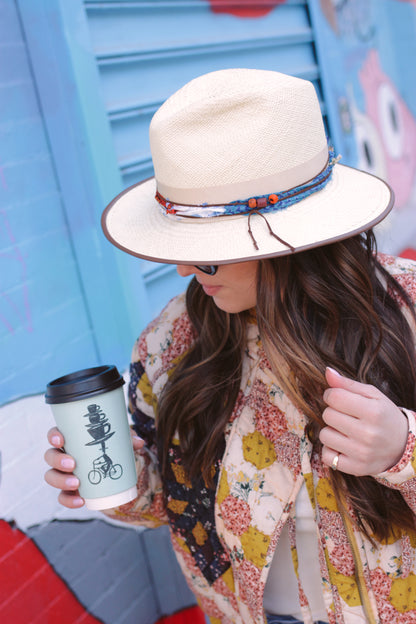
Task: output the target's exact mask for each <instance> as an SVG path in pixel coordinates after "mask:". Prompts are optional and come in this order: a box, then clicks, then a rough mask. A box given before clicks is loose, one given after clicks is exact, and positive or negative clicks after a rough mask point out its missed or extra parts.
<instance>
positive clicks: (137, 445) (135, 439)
mask: <svg viewBox="0 0 416 624" xmlns="http://www.w3.org/2000/svg"><path fill="white" fill-rule="evenodd" d="M130 435H131V440H132V443H133V448H134V450H135V451H139V450H140V449H141V448H143V447H144V445H145V441H144V440H143V438H140V437H139V436H138V435H137V433H136V432H135V431H134V429H131V431H130Z"/></svg>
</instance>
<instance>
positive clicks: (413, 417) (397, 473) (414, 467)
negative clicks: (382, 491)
mask: <svg viewBox="0 0 416 624" xmlns="http://www.w3.org/2000/svg"><path fill="white" fill-rule="evenodd" d="M402 411H403V412H404V413H405V414H406V416H407V419H408V421H409V434H408V437H407V444H406V448H405V450H404V453H403V455H402V457H401V459H400V460H399V462H398V463H397V464H396V465H395V466H393V467H392V468H390V469H389V470H386V471H385V472H381V473H380V474H378V475H376V476H375V479H377V481H379V483H382V484H383V485H386V486H387V487H390V488H394V489H397V490H399V491H400V492H401V494H402V496H403V498H404V500H405V501H406V503H407V504H408V505H409V507H410V509H411V510H412V511H413V513H414V514H416V412H413V411H411V410H408V409H403V410H402Z"/></svg>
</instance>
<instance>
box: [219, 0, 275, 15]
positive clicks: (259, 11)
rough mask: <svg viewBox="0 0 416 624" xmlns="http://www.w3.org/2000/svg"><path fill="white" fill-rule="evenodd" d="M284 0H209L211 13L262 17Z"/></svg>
mask: <svg viewBox="0 0 416 624" xmlns="http://www.w3.org/2000/svg"><path fill="white" fill-rule="evenodd" d="M285 2H286V0H263V1H261V0H260V1H259V0H239V1H238V2H236V1H235V0H234V2H232V1H229V2H227V0H209V3H210V6H211V10H212V11H213V13H228V14H230V15H234V16H235V17H248V18H256V17H264V16H265V15H267V14H268V13H270V12H271V11H273V9H274V8H275V7H277V6H278V5H280V4H285Z"/></svg>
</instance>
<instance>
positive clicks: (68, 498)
mask: <svg viewBox="0 0 416 624" xmlns="http://www.w3.org/2000/svg"><path fill="white" fill-rule="evenodd" d="M58 501H59V502H60V503H61V505H63V506H64V507H69V509H78V508H79V507H82V506H83V505H84V503H85V501H84V499H83V498H81V496H80V495H79V494H78V492H66V491H64V492H61V493H60V494H59V496H58Z"/></svg>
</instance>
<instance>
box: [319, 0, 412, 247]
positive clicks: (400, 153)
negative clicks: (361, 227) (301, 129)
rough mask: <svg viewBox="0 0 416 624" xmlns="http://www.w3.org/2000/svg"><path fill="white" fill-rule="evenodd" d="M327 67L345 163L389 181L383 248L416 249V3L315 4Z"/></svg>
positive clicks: (339, 0) (334, 0) (380, 231)
mask: <svg viewBox="0 0 416 624" xmlns="http://www.w3.org/2000/svg"><path fill="white" fill-rule="evenodd" d="M311 8H312V15H313V19H314V23H315V27H316V29H317V31H318V32H319V37H318V38H317V39H318V51H319V54H320V57H321V60H322V63H323V64H324V66H325V76H326V80H325V91H326V92H325V96H326V97H325V100H326V102H327V103H328V109H329V116H330V123H331V130H332V131H333V138H334V141H335V144H336V149H337V150H338V151H339V152H340V153H341V154H342V162H343V163H344V164H349V165H352V166H357V167H359V168H361V169H364V170H365V171H368V172H370V173H373V174H374V175H377V176H379V177H382V178H383V179H385V180H386V181H387V182H388V183H389V184H390V186H391V187H392V189H393V191H394V194H395V207H394V209H393V211H392V213H391V215H390V216H389V217H388V218H387V219H386V220H385V222H383V223H382V224H381V225H380V226H378V228H376V232H377V237H378V242H379V247H381V248H383V249H385V250H386V251H389V252H391V253H396V254H400V253H401V252H403V251H404V250H406V249H407V250H408V249H409V248H410V249H412V248H414V247H416V245H415V240H416V69H415V64H414V58H416V40H415V30H416V2H415V1H414V0H411V1H407V0H319V2H318V1H313V2H311Z"/></svg>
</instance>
